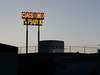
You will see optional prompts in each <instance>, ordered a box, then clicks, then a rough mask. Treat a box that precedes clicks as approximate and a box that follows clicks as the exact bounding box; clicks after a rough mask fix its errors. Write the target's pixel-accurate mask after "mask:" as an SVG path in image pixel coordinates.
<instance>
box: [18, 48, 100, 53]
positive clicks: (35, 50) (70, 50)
mask: <svg viewBox="0 0 100 75" xmlns="http://www.w3.org/2000/svg"><path fill="white" fill-rule="evenodd" d="M98 49H100V48H99V47H87V46H64V53H77V52H79V53H88V54H92V53H97V52H98ZM18 53H19V54H25V53H26V47H19V49H18ZM28 53H38V46H29V47H28Z"/></svg>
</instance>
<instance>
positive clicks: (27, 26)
mask: <svg viewBox="0 0 100 75" xmlns="http://www.w3.org/2000/svg"><path fill="white" fill-rule="evenodd" d="M27 53H28V24H27V25H26V54H27Z"/></svg>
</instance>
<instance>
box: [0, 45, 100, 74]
mask: <svg viewBox="0 0 100 75" xmlns="http://www.w3.org/2000/svg"><path fill="white" fill-rule="evenodd" d="M17 52H18V47H15V46H11V45H6V44H0V74H1V75H7V74H8V75H100V53H96V54H82V53H51V52H50V53H28V54H18V53H17ZM98 52H100V51H98Z"/></svg>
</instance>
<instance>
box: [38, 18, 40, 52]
mask: <svg viewBox="0 0 100 75" xmlns="http://www.w3.org/2000/svg"><path fill="white" fill-rule="evenodd" d="M39 41H40V25H39V19H38V51H39Z"/></svg>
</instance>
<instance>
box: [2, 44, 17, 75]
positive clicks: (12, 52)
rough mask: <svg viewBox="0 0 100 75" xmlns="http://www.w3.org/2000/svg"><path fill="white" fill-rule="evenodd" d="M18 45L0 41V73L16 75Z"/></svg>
mask: <svg viewBox="0 0 100 75" xmlns="http://www.w3.org/2000/svg"><path fill="white" fill-rule="evenodd" d="M17 52H18V47H15V46H11V45H6V44H1V43H0V75H18V68H17V67H18V65H17V64H18V63H17V61H18V60H17V55H18V54H17Z"/></svg>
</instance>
